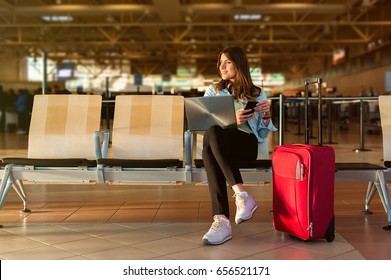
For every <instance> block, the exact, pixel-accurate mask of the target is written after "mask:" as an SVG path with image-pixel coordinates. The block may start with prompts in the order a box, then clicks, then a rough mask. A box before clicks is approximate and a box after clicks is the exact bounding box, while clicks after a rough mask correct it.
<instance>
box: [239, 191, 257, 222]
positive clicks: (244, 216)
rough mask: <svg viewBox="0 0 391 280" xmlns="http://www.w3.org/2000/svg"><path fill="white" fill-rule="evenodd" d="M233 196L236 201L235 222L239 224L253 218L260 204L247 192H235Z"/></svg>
mask: <svg viewBox="0 0 391 280" xmlns="http://www.w3.org/2000/svg"><path fill="white" fill-rule="evenodd" d="M233 197H235V203H236V215H235V223H236V224H237V225H238V224H240V223H243V222H245V221H247V220H249V219H251V217H252V216H253V214H254V212H255V210H257V209H258V206H257V204H256V203H255V201H254V199H253V198H252V197H251V196H249V195H248V193H247V192H240V193H237V194H234V196H233Z"/></svg>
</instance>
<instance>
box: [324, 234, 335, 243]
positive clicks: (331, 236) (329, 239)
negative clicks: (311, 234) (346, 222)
mask: <svg viewBox="0 0 391 280" xmlns="http://www.w3.org/2000/svg"><path fill="white" fill-rule="evenodd" d="M325 238H326V240H327V242H333V240H334V238H335V234H334V233H330V234H328V235H326V237H325Z"/></svg>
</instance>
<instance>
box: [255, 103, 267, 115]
mask: <svg viewBox="0 0 391 280" xmlns="http://www.w3.org/2000/svg"><path fill="white" fill-rule="evenodd" d="M254 110H255V112H257V113H263V114H265V113H269V112H270V104H269V101H267V100H266V99H265V100H262V101H260V102H258V103H257V106H255V107H254Z"/></svg>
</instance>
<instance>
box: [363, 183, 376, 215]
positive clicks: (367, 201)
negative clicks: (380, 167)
mask: <svg viewBox="0 0 391 280" xmlns="http://www.w3.org/2000/svg"><path fill="white" fill-rule="evenodd" d="M375 192H376V187H375V183H374V182H369V183H368V189H367V194H366V196H365V206H364V210H363V211H362V212H361V213H362V214H363V215H370V214H373V212H372V211H370V210H369V204H371V201H372V198H373V196H374V195H375Z"/></svg>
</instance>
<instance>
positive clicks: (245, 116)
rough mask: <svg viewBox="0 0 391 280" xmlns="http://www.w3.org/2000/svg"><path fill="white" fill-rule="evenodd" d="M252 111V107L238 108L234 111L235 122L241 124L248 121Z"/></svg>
mask: <svg viewBox="0 0 391 280" xmlns="http://www.w3.org/2000/svg"><path fill="white" fill-rule="evenodd" d="M253 115H254V113H253V112H252V109H247V110H246V109H239V110H237V111H236V123H237V124H238V125H239V124H242V123H245V122H246V121H248V120H249V119H251V118H252V117H253Z"/></svg>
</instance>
